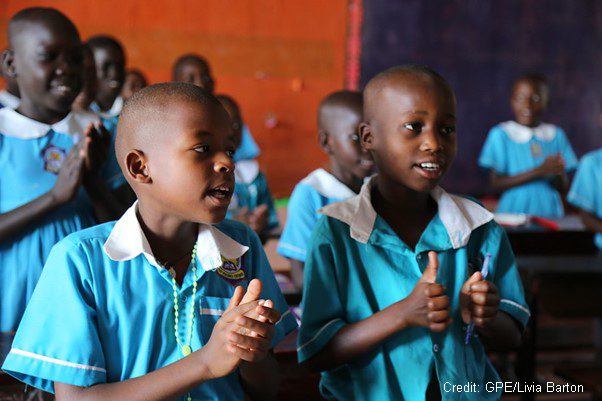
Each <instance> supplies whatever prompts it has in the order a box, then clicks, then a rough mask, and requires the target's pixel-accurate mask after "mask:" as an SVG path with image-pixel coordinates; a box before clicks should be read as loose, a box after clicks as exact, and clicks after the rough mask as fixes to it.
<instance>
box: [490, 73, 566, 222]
mask: <svg viewBox="0 0 602 401" xmlns="http://www.w3.org/2000/svg"><path fill="white" fill-rule="evenodd" d="M548 93H549V88H548V84H547V82H546V80H545V78H544V77H542V76H540V75H537V74H527V75H523V76H521V77H520V78H518V79H517V80H516V81H515V82H514V86H513V88H512V98H511V100H510V103H511V106H512V111H513V112H514V116H515V119H516V121H507V122H505V123H501V124H498V125H496V126H495V127H493V128H492V129H491V131H489V135H488V136H487V140H486V141H485V145H483V150H482V151H481V156H480V157H479V165H480V166H481V167H485V168H487V169H490V170H491V171H490V180H491V187H492V188H493V190H494V191H495V192H502V196H501V198H500V201H499V204H498V206H497V211H498V212H500V213H526V214H534V215H538V216H543V217H562V216H563V214H564V210H563V207H562V199H561V194H564V193H566V190H567V189H568V178H567V175H566V173H567V172H570V171H572V170H574V169H575V167H576V166H577V158H576V157H575V154H574V153H573V149H572V148H571V145H570V143H569V141H568V140H567V138H566V135H565V133H564V131H563V130H562V129H561V128H560V127H557V126H555V125H552V124H544V123H542V122H541V117H542V115H543V113H544V112H545V110H546V107H547V104H548Z"/></svg>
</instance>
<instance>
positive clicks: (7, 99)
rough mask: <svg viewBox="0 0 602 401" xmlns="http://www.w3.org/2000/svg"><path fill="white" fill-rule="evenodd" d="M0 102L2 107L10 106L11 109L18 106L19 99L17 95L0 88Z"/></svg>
mask: <svg viewBox="0 0 602 401" xmlns="http://www.w3.org/2000/svg"><path fill="white" fill-rule="evenodd" d="M0 103H1V104H2V105H3V106H4V107H10V108H11V109H16V108H17V107H19V104H20V103H21V99H19V98H18V97H16V96H15V95H13V94H12V93H9V92H8V91H6V90H2V91H0Z"/></svg>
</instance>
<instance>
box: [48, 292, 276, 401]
mask: <svg viewBox="0 0 602 401" xmlns="http://www.w3.org/2000/svg"><path fill="white" fill-rule="evenodd" d="M243 296H244V297H243ZM248 298H249V297H248V296H246V295H245V294H244V290H243V289H242V287H237V288H236V290H235V292H234V295H233V296H232V298H231V299H230V303H229V305H228V309H227V310H226V313H224V315H223V316H222V317H221V318H220V319H219V320H218V321H217V323H216V324H215V327H214V328H213V332H212V333H211V338H210V339H209V342H208V343H207V344H206V345H205V346H204V347H202V348H201V349H199V350H198V351H195V352H193V353H192V354H190V355H189V356H187V357H185V358H182V359H180V360H179V361H177V362H174V363H173V364H171V365H168V366H165V367H163V368H161V369H158V370H156V371H154V372H151V373H148V374H146V375H144V376H140V377H137V378H134V379H129V380H124V381H122V382H115V383H103V384H97V385H94V386H91V387H79V386H73V385H69V384H64V383H55V391H56V399H57V401H75V400H84V401H87V400H99V401H101V400H128V401H136V400H140V401H163V400H173V399H176V398H177V397H179V396H182V395H183V394H185V393H186V392H187V391H189V390H190V389H192V388H193V387H196V386H198V385H199V384H201V383H203V382H205V381H208V380H212V379H215V378H219V377H223V376H226V375H227V374H229V373H231V372H232V371H233V370H234V369H236V367H238V365H239V364H240V363H241V361H247V362H257V361H260V360H262V359H263V358H265V356H266V355H267V350H268V348H269V347H270V343H271V339H272V336H273V335H274V325H273V324H272V323H271V322H275V321H278V319H279V318H280V315H279V313H278V311H276V310H274V309H272V308H270V307H268V306H269V305H271V303H268V302H270V301H260V300H257V299H255V300H253V301H251V302H244V301H246V300H247V299H248ZM255 298H256V297H255ZM249 314H253V315H254V316H259V317H261V319H262V320H264V319H265V322H264V321H259V320H256V319H252V318H249V317H247V316H248V315H249Z"/></svg>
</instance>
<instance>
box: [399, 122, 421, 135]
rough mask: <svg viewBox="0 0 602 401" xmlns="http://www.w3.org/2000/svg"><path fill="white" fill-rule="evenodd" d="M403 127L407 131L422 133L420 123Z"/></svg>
mask: <svg viewBox="0 0 602 401" xmlns="http://www.w3.org/2000/svg"><path fill="white" fill-rule="evenodd" d="M403 127H404V128H405V129H407V130H409V131H414V132H416V133H420V132H421V131H422V127H423V125H422V124H421V123H405V124H404V125H403Z"/></svg>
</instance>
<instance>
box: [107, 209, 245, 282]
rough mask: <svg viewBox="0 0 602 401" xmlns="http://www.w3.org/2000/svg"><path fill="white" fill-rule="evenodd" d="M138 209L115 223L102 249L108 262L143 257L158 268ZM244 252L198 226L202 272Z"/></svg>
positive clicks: (220, 234)
mask: <svg viewBox="0 0 602 401" xmlns="http://www.w3.org/2000/svg"><path fill="white" fill-rule="evenodd" d="M137 208H138V201H136V202H135V203H134V204H133V205H132V206H131V207H130V208H129V209H128V210H127V211H126V212H125V214H124V215H123V216H122V217H121V218H120V219H119V220H118V221H117V223H115V226H114V227H113V230H112V231H111V234H110V235H109V237H108V238H107V240H106V242H105V243H104V246H103V249H104V251H105V253H106V254H107V256H109V258H111V260H115V261H125V260H130V259H133V258H135V257H137V256H138V255H140V254H143V255H144V256H145V257H146V259H147V260H148V261H149V263H150V264H151V265H153V266H155V267H161V265H160V264H159V263H158V262H157V260H156V259H155V257H154V255H153V251H152V249H151V247H150V244H149V243H148V240H147V239H146V236H145V235H144V232H143V231H142V227H140V222H139V221H138V217H137V216H136V210H137ZM247 250H249V247H248V246H245V245H242V244H239V243H238V242H236V241H235V240H234V239H232V238H230V237H229V236H228V235H226V234H225V233H223V232H221V231H220V230H219V229H217V228H216V227H214V226H212V225H209V224H199V233H198V236H197V257H198V258H199V261H200V262H201V266H203V269H204V270H205V271H210V270H215V269H217V268H218V267H220V266H221V265H222V256H223V257H224V258H225V259H236V258H239V257H241V256H242V255H244V254H245V252H247Z"/></svg>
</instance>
